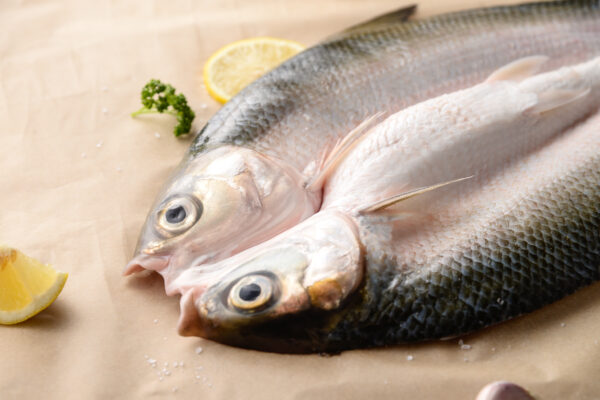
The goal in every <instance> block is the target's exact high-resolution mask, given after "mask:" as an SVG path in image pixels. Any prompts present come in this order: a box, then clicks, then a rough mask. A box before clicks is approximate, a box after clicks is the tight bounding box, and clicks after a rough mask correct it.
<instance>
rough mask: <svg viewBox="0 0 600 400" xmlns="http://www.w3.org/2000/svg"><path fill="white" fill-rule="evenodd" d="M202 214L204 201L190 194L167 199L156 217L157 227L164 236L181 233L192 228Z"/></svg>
mask: <svg viewBox="0 0 600 400" xmlns="http://www.w3.org/2000/svg"><path fill="white" fill-rule="evenodd" d="M201 215H202V203H201V202H200V201H199V200H196V199H193V198H191V197H189V196H178V197H172V198H170V199H169V200H167V201H166V202H165V203H164V204H163V206H162V207H160V211H159V212H158V214H157V217H156V229H157V230H158V232H159V233H160V234H161V235H162V236H164V237H171V236H174V235H178V234H181V233H183V232H185V231H187V230H188V229H190V228H191V227H192V226H193V225H194V224H195V223H196V221H198V219H199V218H200V216H201Z"/></svg>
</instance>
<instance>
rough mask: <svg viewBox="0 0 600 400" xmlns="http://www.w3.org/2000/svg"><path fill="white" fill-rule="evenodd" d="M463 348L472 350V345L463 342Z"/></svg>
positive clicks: (461, 347)
mask: <svg viewBox="0 0 600 400" xmlns="http://www.w3.org/2000/svg"><path fill="white" fill-rule="evenodd" d="M460 349H461V350H471V345H470V344H462V345H461V346H460Z"/></svg>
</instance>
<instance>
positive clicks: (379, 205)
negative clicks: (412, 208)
mask: <svg viewBox="0 0 600 400" xmlns="http://www.w3.org/2000/svg"><path fill="white" fill-rule="evenodd" d="M474 176H475V175H471V176H467V177H464V178H459V179H453V180H451V181H447V182H442V183H436V184H435V185H430V186H424V187H420V188H417V189H413V190H409V191H408V192H404V193H400V194H397V195H394V196H391V197H388V198H386V199H383V200H379V201H376V202H374V203H371V204H369V205H367V206H365V207H362V208H360V209H359V210H358V211H357V212H358V213H359V214H366V213H371V212H374V211H378V210H382V209H384V208H387V207H390V206H393V205H394V204H396V203H399V202H401V201H404V200H408V199H410V198H411V197H415V196H419V195H421V194H424V193H427V192H431V191H432V190H436V189H439V188H442V187H444V186H447V185H451V184H453V183H458V182H461V181H464V180H467V179H471V178H472V177H474Z"/></svg>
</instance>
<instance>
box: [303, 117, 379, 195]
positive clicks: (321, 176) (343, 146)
mask: <svg viewBox="0 0 600 400" xmlns="http://www.w3.org/2000/svg"><path fill="white" fill-rule="evenodd" d="M384 115H385V113H384V112H378V113H376V114H374V115H372V116H370V117H368V118H367V119H365V120H364V121H363V122H361V123H360V124H358V126H357V127H356V128H354V129H353V130H352V131H350V133H348V134H347V135H346V136H345V137H344V138H343V139H342V140H341V141H340V142H338V143H337V144H336V145H335V147H334V148H333V149H332V150H331V152H330V153H329V155H328V156H327V158H325V160H324V162H323V163H322V165H321V167H320V168H319V170H318V171H317V173H316V174H315V175H314V176H313V177H312V178H311V179H310V180H308V181H307V182H306V184H305V187H306V189H307V190H310V191H316V190H319V189H320V188H321V186H322V185H323V182H324V181H325V179H327V177H328V176H329V175H331V173H332V172H333V170H334V169H335V167H337V165H338V164H339V163H340V161H342V160H343V159H344V157H345V156H346V154H348V152H349V151H350V150H351V149H352V147H354V146H355V145H356V144H357V143H358V142H359V141H360V139H362V138H363V137H364V136H365V134H366V133H367V132H368V131H369V130H370V129H371V128H373V127H374V126H375V125H377V124H378V123H379V122H380V121H381V119H382V117H383V116H384Z"/></svg>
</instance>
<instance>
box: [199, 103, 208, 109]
mask: <svg viewBox="0 0 600 400" xmlns="http://www.w3.org/2000/svg"><path fill="white" fill-rule="evenodd" d="M207 107H208V105H206V104H204V103H203V104H200V108H202V109H205V108H207Z"/></svg>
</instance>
